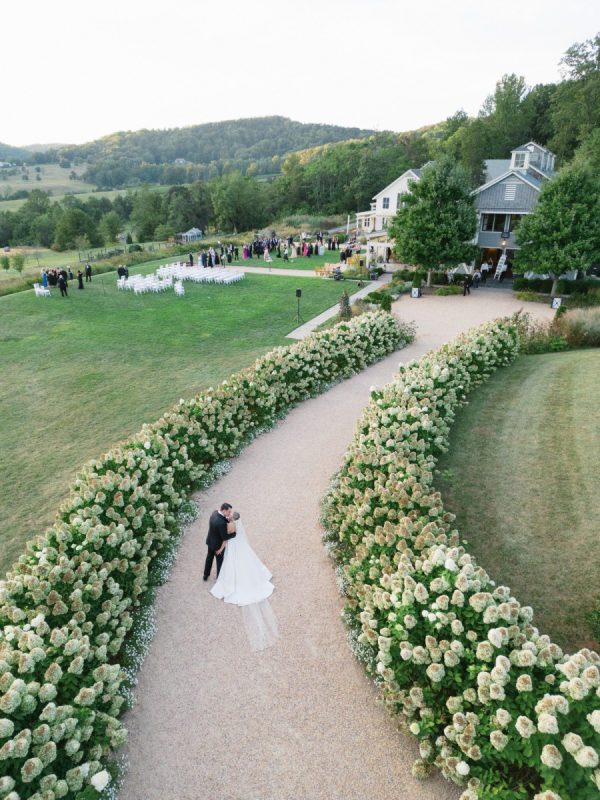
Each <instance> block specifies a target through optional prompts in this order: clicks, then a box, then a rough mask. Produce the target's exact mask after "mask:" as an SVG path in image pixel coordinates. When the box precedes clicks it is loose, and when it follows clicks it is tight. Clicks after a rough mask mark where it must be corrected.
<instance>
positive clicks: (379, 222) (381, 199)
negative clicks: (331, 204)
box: [356, 162, 431, 236]
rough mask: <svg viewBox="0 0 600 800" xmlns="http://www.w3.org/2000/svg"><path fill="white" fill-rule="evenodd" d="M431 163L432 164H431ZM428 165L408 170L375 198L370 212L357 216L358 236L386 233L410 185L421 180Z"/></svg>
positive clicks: (359, 213) (362, 212)
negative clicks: (422, 173)
mask: <svg viewBox="0 0 600 800" xmlns="http://www.w3.org/2000/svg"><path fill="white" fill-rule="evenodd" d="M429 163H431V162H429ZM427 166H428V165H427V164H425V166H423V167H421V169H407V170H406V172H404V173H403V174H402V175H400V177H399V178H396V180H395V181H392V182H391V183H390V184H389V185H388V186H386V187H385V188H384V189H382V190H381V191H380V192H379V193H378V194H376V195H375V196H374V197H373V202H372V203H371V208H370V210H369V211H359V212H358V214H357V215H356V230H357V235H358V236H364V235H365V234H367V233H377V232H379V233H381V232H383V231H385V229H386V228H387V226H388V224H389V222H390V221H391V220H392V219H393V218H394V217H395V216H396V212H397V211H398V209H399V208H400V205H401V203H402V200H401V199H400V198H401V197H402V195H403V194H406V193H407V192H409V191H410V184H411V183H412V182H413V181H419V180H421V172H422V171H423V170H424V169H425V167H427Z"/></svg>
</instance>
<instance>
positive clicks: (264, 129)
mask: <svg viewBox="0 0 600 800" xmlns="http://www.w3.org/2000/svg"><path fill="white" fill-rule="evenodd" d="M373 133H375V131H373V130H369V129H363V128H346V127H342V126H339V125H322V124H317V123H303V122H295V121H294V120H291V119H288V118H287V117H281V116H271V117H253V118H245V119H236V120H224V121H221V122H207V123H204V124H202V125H192V126H189V127H185V128H167V129H163V130H160V129H151V130H148V129H142V130H139V131H118V132H116V133H112V134H109V135H108V136H103V137H102V138H101V139H96V140H95V141H93V142H88V143H87V144H82V145H67V146H66V147H61V148H59V150H58V153H59V155H61V156H63V157H65V158H68V159H69V160H72V159H81V160H89V159H91V160H92V161H97V160H98V159H101V158H107V157H113V156H114V155H115V154H116V153H118V154H119V155H120V156H125V157H127V158H137V159H141V160H142V161H144V162H146V163H148V164H164V163H170V162H173V161H175V160H176V159H185V160H186V161H189V162H191V163H193V164H207V163H210V162H211V161H218V160H221V159H233V158H246V159H248V158H250V159H252V158H254V159H257V158H264V157H272V156H276V155H279V156H281V155H284V154H286V153H289V152H292V151H294V150H301V149H304V148H305V147H314V146H316V145H319V144H326V143H327V142H338V141H342V140H345V139H362V138H364V137H366V136H370V135H371V134H373Z"/></svg>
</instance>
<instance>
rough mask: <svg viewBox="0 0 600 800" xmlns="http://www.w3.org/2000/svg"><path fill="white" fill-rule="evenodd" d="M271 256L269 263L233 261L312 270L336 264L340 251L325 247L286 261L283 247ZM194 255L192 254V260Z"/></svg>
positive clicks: (260, 259)
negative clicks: (318, 254)
mask: <svg viewBox="0 0 600 800" xmlns="http://www.w3.org/2000/svg"><path fill="white" fill-rule="evenodd" d="M241 249H242V248H241V247H240V256H241ZM271 257H272V259H273V262H272V263H271V264H270V265H269V264H268V263H267V262H266V261H265V260H264V259H263V258H248V259H246V261H244V260H243V258H240V259H239V261H234V262H233V263H234V265H235V264H240V265H242V266H243V265H244V264H246V266H249V267H266V268H267V269H268V268H269V266H271V267H272V268H273V269H305V270H307V271H308V272H314V270H315V267H322V266H323V264H337V263H338V261H339V260H340V251H339V250H327V247H325V254H324V255H322V256H311V257H310V258H308V256H298V257H297V258H294V259H292V258H290V260H289V261H288V262H287V263H286V262H285V261H284V260H283V248H282V250H281V258H277V251H274V252H273V253H271ZM195 258H196V256H195V255H194V260H195Z"/></svg>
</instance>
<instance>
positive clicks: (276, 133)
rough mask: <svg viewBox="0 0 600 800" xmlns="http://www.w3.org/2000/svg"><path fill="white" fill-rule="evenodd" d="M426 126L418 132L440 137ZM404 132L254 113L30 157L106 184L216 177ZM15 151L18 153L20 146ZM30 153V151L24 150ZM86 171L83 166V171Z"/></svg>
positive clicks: (263, 169) (268, 168) (261, 171)
mask: <svg viewBox="0 0 600 800" xmlns="http://www.w3.org/2000/svg"><path fill="white" fill-rule="evenodd" d="M438 127H440V124H439V123H438V125H436V126H426V127H425V128H423V129H421V130H420V131H419V133H418V135H419V136H427V135H434V136H435V135H436V134H437V130H436V131H435V132H434V131H432V130H430V129H431V128H433V129H434V130H435V129H436V128H438ZM387 135H391V136H404V135H407V134H392V133H391V132H378V131H374V130H371V129H368V128H356V127H342V126H340V125H327V124H319V123H303V122H295V121H294V120H291V119H289V118H287V117H282V116H269V117H253V118H244V119H235V120H224V121H221V122H209V123H204V124H202V125H192V126H188V127H185V128H168V129H160V130H158V129H153V130H149V129H142V130H138V131H117V132H115V133H111V134H109V135H107V136H103V137H102V138H100V139H95V140H94V141H91V142H87V143H85V144H81V145H73V144H70V145H60V146H58V147H56V148H55V149H52V148H51V147H50V146H46V145H43V144H42V145H39V144H38V145H32V149H34V148H35V152H30V153H29V157H28V162H29V163H34V164H42V163H56V162H57V163H58V164H59V165H60V166H62V167H66V168H69V169H70V168H72V167H79V168H81V167H82V166H83V168H84V170H85V171H84V172H83V173H82V174H81V177H82V178H83V179H84V180H85V181H87V182H88V183H91V184H94V185H95V186H97V187H98V188H100V189H116V188H125V187H128V186H136V185H140V184H142V183H151V184H162V185H173V184H185V183H193V182H195V181H198V180H200V181H210V180H212V179H213V178H218V177H221V176H223V175H225V174H228V173H230V172H233V171H236V170H237V171H239V172H241V173H242V174H244V175H254V176H259V175H260V176H273V175H277V174H280V172H281V168H282V165H283V163H284V161H285V160H286V158H288V157H289V156H290V155H291V154H293V153H302V161H303V162H304V161H306V160H311V159H312V158H314V157H317V158H318V157H320V151H321V150H322V148H330V147H335V146H336V145H338V144H342V143H347V142H361V141H363V142H364V141H366V140H368V139H371V138H373V137H378V136H387ZM13 157H14V158H17V157H18V156H17V155H16V151H13ZM23 157H26V156H22V158H23ZM78 171H80V170H78Z"/></svg>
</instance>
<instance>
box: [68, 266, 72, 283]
mask: <svg viewBox="0 0 600 800" xmlns="http://www.w3.org/2000/svg"><path fill="white" fill-rule="evenodd" d="M67 272H68V273H69V280H70V281H72V280H73V272H72V271H71V267H67Z"/></svg>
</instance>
